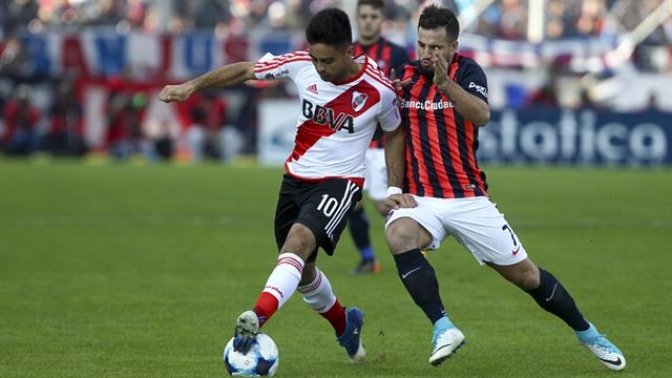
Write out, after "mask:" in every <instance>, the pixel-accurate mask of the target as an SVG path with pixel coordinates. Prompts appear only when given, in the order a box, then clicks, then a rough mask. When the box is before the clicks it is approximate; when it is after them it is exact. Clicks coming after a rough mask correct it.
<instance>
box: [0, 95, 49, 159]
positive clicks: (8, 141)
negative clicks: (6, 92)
mask: <svg viewBox="0 0 672 378" xmlns="http://www.w3.org/2000/svg"><path fill="white" fill-rule="evenodd" d="M30 94H31V89H30V87H29V86H27V85H25V84H22V85H20V86H19V87H18V88H16V91H15V97H14V98H13V99H11V100H10V101H8V102H7V103H6V104H5V107H4V109H3V114H2V116H3V118H4V121H5V131H4V135H3V136H2V149H3V150H4V151H5V153H7V154H8V155H14V156H27V155H30V154H31V153H33V152H34V151H36V150H37V148H38V143H39V130H38V127H37V126H38V122H39V121H40V117H41V114H40V111H39V109H38V108H37V107H35V106H34V105H33V104H32V102H31V100H30Z"/></svg>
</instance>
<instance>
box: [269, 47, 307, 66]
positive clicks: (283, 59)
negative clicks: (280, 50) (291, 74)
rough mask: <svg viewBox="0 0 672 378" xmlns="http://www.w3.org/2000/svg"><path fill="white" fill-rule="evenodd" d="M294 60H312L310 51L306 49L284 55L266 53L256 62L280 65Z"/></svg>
mask: <svg viewBox="0 0 672 378" xmlns="http://www.w3.org/2000/svg"><path fill="white" fill-rule="evenodd" d="M293 62H311V59H310V53H309V52H308V51H306V50H298V51H293V52H288V53H285V54H282V55H273V54H271V53H266V55H264V56H262V57H261V58H260V59H259V60H257V62H256V63H257V64H259V65H278V64H285V63H293Z"/></svg>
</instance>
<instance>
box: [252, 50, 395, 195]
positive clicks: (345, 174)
mask: <svg viewBox="0 0 672 378" xmlns="http://www.w3.org/2000/svg"><path fill="white" fill-rule="evenodd" d="M355 61H356V62H357V63H360V64H361V65H362V69H361V71H360V72H359V74H357V76H355V77H353V78H351V79H349V80H347V81H344V82H340V83H331V82H327V81H323V80H322V79H321V78H320V76H319V75H318V73H317V71H316V70H315V67H314V65H313V63H312V61H311V58H310V55H309V54H308V52H307V51H297V52H294V53H290V54H285V55H280V56H275V57H272V58H270V59H266V57H264V58H262V60H260V61H258V62H256V64H255V66H254V73H255V75H256V77H257V78H258V79H262V80H269V79H280V78H289V79H291V80H292V81H293V82H294V84H295V85H296V86H297V89H298V93H299V101H300V102H301V112H300V114H299V119H298V121H297V125H296V127H297V131H296V137H295V140H294V151H292V154H291V155H290V156H289V158H288V159H287V161H286V163H285V170H286V171H287V173H288V174H290V175H292V176H294V177H296V178H298V179H304V180H323V179H326V178H332V177H340V178H346V179H350V180H353V181H355V182H356V183H358V184H359V185H362V184H363V182H364V176H365V173H366V162H365V154H366V150H367V149H368V147H369V144H370V143H371V139H372V137H373V134H374V132H375V130H376V126H377V125H378V124H380V126H381V128H382V129H383V130H384V131H393V130H395V129H396V128H397V127H398V126H399V123H400V120H401V118H400V116H399V109H398V107H397V95H396V92H395V91H394V88H393V86H392V83H391V82H390V81H389V80H388V79H387V78H386V77H385V76H384V74H383V73H382V72H381V71H380V70H379V69H378V67H377V66H376V63H375V62H374V61H373V60H371V59H370V58H368V57H366V56H364V55H362V56H359V57H357V58H356V59H355Z"/></svg>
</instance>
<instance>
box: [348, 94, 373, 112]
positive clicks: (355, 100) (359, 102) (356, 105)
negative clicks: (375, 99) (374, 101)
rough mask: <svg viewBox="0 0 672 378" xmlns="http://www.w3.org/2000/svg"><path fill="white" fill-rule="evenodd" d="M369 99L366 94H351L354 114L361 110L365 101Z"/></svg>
mask: <svg viewBox="0 0 672 378" xmlns="http://www.w3.org/2000/svg"><path fill="white" fill-rule="evenodd" d="M368 99H369V95H367V94H366V93H361V92H357V91H353V92H352V109H353V110H354V111H355V112H358V111H360V110H362V108H363V107H364V105H366V100H368Z"/></svg>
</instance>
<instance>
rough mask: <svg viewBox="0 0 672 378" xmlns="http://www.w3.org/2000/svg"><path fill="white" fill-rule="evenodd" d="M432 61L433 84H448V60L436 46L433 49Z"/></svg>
mask: <svg viewBox="0 0 672 378" xmlns="http://www.w3.org/2000/svg"><path fill="white" fill-rule="evenodd" d="M432 62H433V63H434V84H436V85H437V86H439V87H443V86H444V85H446V84H448V61H447V60H446V57H444V56H443V54H441V50H439V49H438V48H436V49H434V57H433V58H432Z"/></svg>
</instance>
